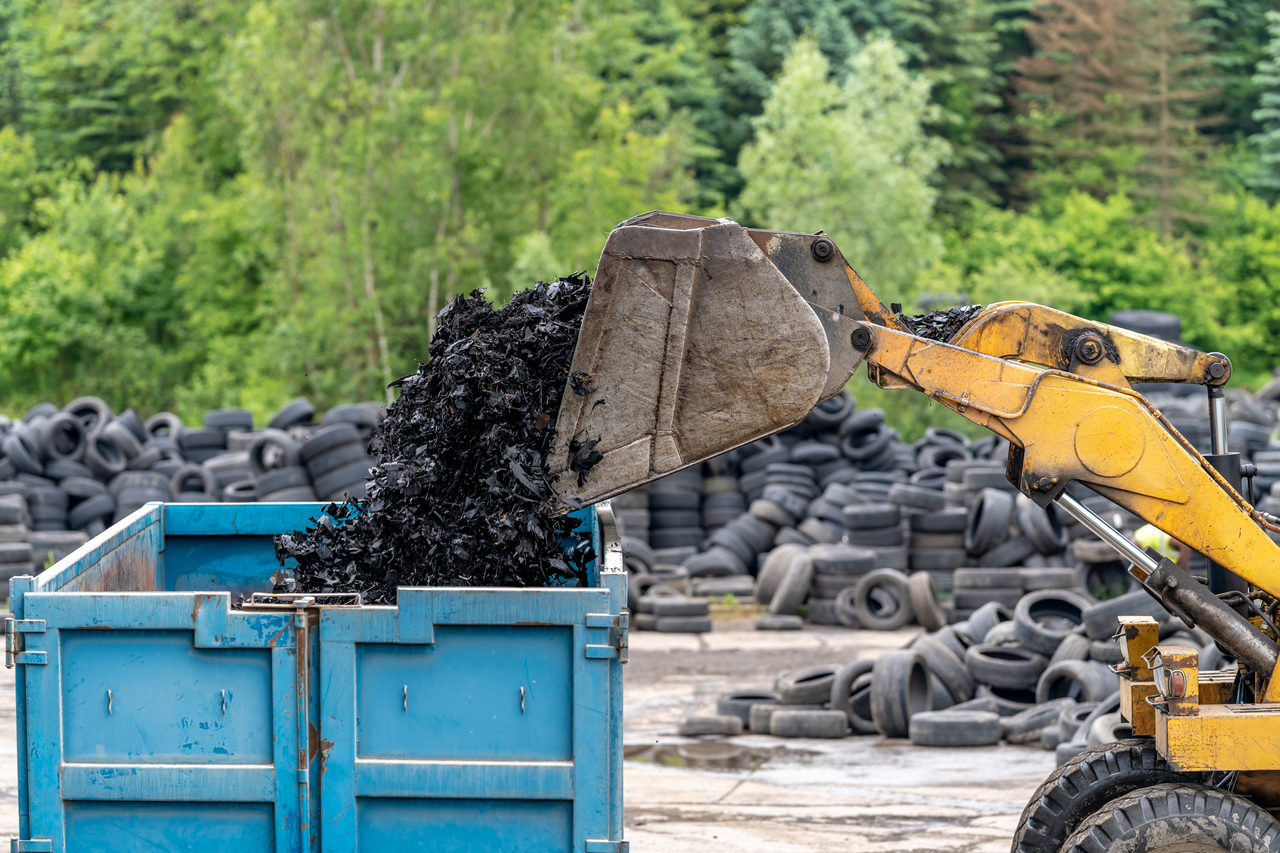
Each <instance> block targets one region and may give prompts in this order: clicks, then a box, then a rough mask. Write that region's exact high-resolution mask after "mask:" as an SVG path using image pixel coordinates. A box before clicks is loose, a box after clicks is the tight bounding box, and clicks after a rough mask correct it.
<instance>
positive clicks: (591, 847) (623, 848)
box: [586, 839, 631, 853]
mask: <svg viewBox="0 0 1280 853" xmlns="http://www.w3.org/2000/svg"><path fill="white" fill-rule="evenodd" d="M630 850H631V842H630V841H595V840H591V839H589V840H588V841H587V849H586V853H630Z"/></svg>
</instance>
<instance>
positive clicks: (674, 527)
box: [649, 468, 704, 565]
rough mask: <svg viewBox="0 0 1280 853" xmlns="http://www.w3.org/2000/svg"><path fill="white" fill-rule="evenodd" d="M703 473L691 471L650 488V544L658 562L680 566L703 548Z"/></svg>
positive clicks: (676, 474)
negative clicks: (701, 546)
mask: <svg viewBox="0 0 1280 853" xmlns="http://www.w3.org/2000/svg"><path fill="white" fill-rule="evenodd" d="M703 535H704V534H703V530H702V472H701V471H700V470H699V469H697V468H691V469H688V470H685V471H680V472H677V473H675V474H672V475H671V476H669V477H664V478H663V479H661V480H659V481H657V482H656V483H652V484H650V486H649V544H650V545H651V546H652V547H653V549H654V553H655V556H656V557H657V560H658V562H660V563H664V564H676V565H678V564H680V563H682V562H684V560H686V559H688V558H689V557H691V556H693V555H694V554H696V553H698V548H699V546H700V545H702V540H703Z"/></svg>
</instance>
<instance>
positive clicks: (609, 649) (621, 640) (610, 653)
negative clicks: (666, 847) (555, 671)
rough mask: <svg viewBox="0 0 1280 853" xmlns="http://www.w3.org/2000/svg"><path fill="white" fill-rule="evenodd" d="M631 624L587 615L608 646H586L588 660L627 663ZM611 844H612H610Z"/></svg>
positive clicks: (622, 617)
mask: <svg viewBox="0 0 1280 853" xmlns="http://www.w3.org/2000/svg"><path fill="white" fill-rule="evenodd" d="M630 624H631V615H630V614H628V613H619V614H618V615H617V616H613V615H611V614H609V613H588V614H587V627H588V628H608V629H609V644H608V645H607V646H606V645H600V644H595V645H591V644H588V645H587V647H586V654H587V657H588V658H593V659H594V658H617V659H618V661H619V662H621V663H626V662H627V629H628V628H629V627H630ZM610 843H612V842H610Z"/></svg>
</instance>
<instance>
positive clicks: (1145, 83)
mask: <svg viewBox="0 0 1280 853" xmlns="http://www.w3.org/2000/svg"><path fill="white" fill-rule="evenodd" d="M1192 11H1193V10H1192V7H1191V2H1190V0H1050V2H1049V3H1048V4H1047V5H1046V7H1045V8H1044V9H1043V10H1042V11H1041V12H1040V15H1039V19H1038V20H1036V21H1034V22H1033V23H1030V24H1028V26H1027V32H1028V35H1029V36H1030V38H1031V41H1032V43H1033V45H1034V47H1035V49H1036V52H1035V54H1034V55H1033V56H1031V57H1028V58H1026V59H1024V60H1023V61H1022V62H1020V63H1019V71H1020V73H1021V79H1020V85H1021V87H1022V89H1023V91H1024V93H1025V94H1026V95H1027V99H1028V103H1029V106H1030V110H1029V113H1028V120H1029V125H1030V127H1031V139H1032V144H1033V149H1034V159H1035V162H1036V166H1037V169H1038V170H1039V171H1040V174H1039V175H1037V176H1036V177H1035V178H1034V181H1035V186H1034V189H1036V190H1038V192H1039V195H1040V196H1041V198H1042V199H1044V200H1047V201H1048V202H1049V203H1050V204H1051V205H1053V204H1055V203H1056V202H1057V200H1059V199H1061V198H1062V197H1063V196H1064V195H1065V194H1066V193H1068V192H1070V191H1072V190H1074V189H1083V190H1085V191H1087V192H1090V193H1093V194H1094V195H1097V196H1099V197H1102V196H1104V195H1106V194H1109V193H1111V192H1114V191H1116V190H1117V189H1119V190H1121V191H1125V192H1130V193H1133V194H1134V195H1136V196H1139V197H1146V198H1147V199H1149V205H1148V206H1149V208H1150V210H1149V215H1150V216H1151V217H1152V218H1153V219H1154V220H1155V221H1156V222H1157V223H1158V225H1159V227H1160V229H1161V230H1162V231H1163V232H1164V233H1165V234H1173V233H1174V231H1175V229H1176V228H1180V227H1181V225H1183V224H1185V223H1187V222H1190V221H1194V220H1196V219H1197V215H1196V214H1195V213H1194V210H1193V209H1194V207H1196V202H1197V200H1198V199H1200V198H1201V193H1200V192H1199V191H1198V188H1197V186H1196V184H1197V169H1198V160H1199V158H1201V157H1202V155H1203V154H1204V152H1205V151H1206V146H1207V144H1208V143H1207V140H1206V138H1205V136H1204V135H1203V134H1202V132H1201V131H1202V130H1203V129H1204V128H1205V127H1207V126H1208V125H1209V124H1210V123H1211V121H1210V119H1209V118H1208V117H1206V116H1205V115H1204V114H1203V112H1202V106H1203V104H1204V102H1205V101H1206V100H1207V99H1208V98H1209V97H1211V96H1212V95H1213V92H1214V90H1213V88H1212V86H1211V80H1210V77H1211V74H1210V69H1209V67H1208V64H1207V58H1206V54H1205V50H1204V48H1205V45H1204V41H1203V40H1202V39H1201V38H1199V34H1198V32H1197V31H1196V29H1195V27H1194V20H1193V16H1192Z"/></svg>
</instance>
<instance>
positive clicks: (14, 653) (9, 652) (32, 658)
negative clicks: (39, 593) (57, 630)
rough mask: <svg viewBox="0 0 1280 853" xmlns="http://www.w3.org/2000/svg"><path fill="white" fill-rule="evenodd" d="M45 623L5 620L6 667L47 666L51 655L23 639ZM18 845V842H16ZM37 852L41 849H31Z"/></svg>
mask: <svg viewBox="0 0 1280 853" xmlns="http://www.w3.org/2000/svg"><path fill="white" fill-rule="evenodd" d="M44 626H45V622H44V620H43V619H14V618H13V617H9V618H8V619H6V620H4V665H5V666H6V667H8V668H9V669H13V667H14V666H15V665H16V664H20V663H22V664H47V663H48V662H49V655H48V653H47V652H29V651H27V642H26V640H24V639H23V635H24V634H43V633H44ZM15 843H17V842H15ZM30 849H32V850H36V849H39V848H34V847H33V848H30Z"/></svg>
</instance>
